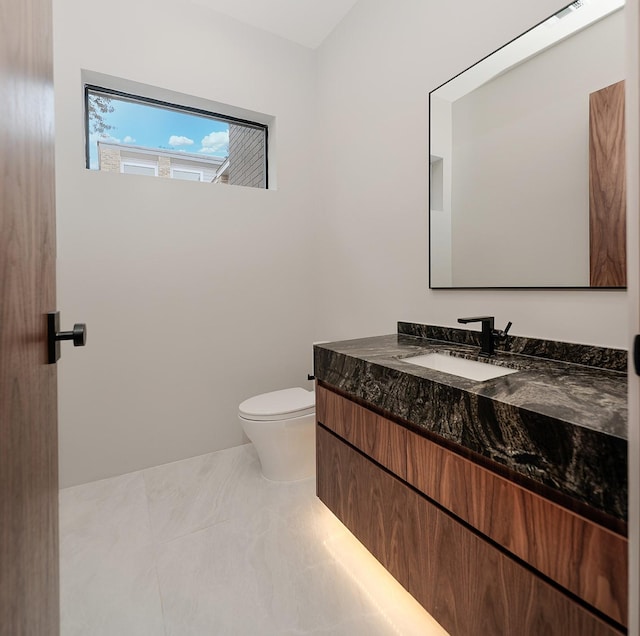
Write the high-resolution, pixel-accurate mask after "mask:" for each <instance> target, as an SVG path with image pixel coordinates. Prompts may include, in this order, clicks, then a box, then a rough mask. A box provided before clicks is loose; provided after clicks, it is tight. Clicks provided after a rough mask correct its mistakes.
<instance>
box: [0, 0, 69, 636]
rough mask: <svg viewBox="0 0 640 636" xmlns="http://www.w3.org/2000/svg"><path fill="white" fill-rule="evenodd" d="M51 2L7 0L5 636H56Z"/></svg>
mask: <svg viewBox="0 0 640 636" xmlns="http://www.w3.org/2000/svg"><path fill="white" fill-rule="evenodd" d="M51 20H52V18H51V0H0V105H1V107H0V634H1V635H2V636H22V635H25V636H26V635H28V636H39V635H43V636H45V635H46V636H55V635H56V634H58V633H59V589H58V586H59V584H58V441H57V404H56V388H57V387H56V367H55V365H49V364H47V346H46V316H45V314H46V312H48V311H54V310H55V307H56V303H55V207H54V203H55V202H54V168H53V164H54V149H53V117H54V113H53V84H52V75H53V70H52V38H51V32H52V22H51Z"/></svg>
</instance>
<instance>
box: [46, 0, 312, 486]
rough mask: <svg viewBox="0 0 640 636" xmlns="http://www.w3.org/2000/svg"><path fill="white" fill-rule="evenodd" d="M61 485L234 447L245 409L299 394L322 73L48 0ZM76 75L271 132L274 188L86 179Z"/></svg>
mask: <svg viewBox="0 0 640 636" xmlns="http://www.w3.org/2000/svg"><path fill="white" fill-rule="evenodd" d="M54 55H55V90H56V95H55V97H56V129H57V141H56V143H57V148H56V170H57V210H58V307H59V308H60V309H61V313H62V322H63V327H64V328H70V325H71V324H72V323H73V322H80V321H86V323H87V325H88V344H87V347H86V348H85V349H76V350H73V348H72V347H70V346H65V347H64V348H63V357H62V359H61V361H60V362H59V387H60V388H59V396H60V397H59V411H60V416H59V421H60V471H61V475H60V481H61V485H62V486H68V485H71V484H76V483H81V482H86V481H91V480H93V479H98V478H101V477H105V476H109V475H115V474H120V473H124V472H128V471H131V470H136V469H140V468H143V467H145V466H150V465H155V464H160V463H164V462H168V461H172V460H176V459H181V458H184V457H189V456H193V455H198V454H201V453H205V452H209V451H212V450H217V449H220V448H227V447H230V446H234V445H237V444H240V443H242V442H243V439H244V438H243V436H242V433H241V429H240V426H239V424H238V422H237V419H236V412H237V406H238V404H239V402H240V401H241V400H242V399H244V398H246V397H249V396H250V395H255V394H257V393H260V392H264V391H270V390H274V389H276V388H283V387H286V386H295V385H298V386H308V387H309V388H310V383H308V382H307V380H306V374H307V372H308V371H310V368H311V342H312V340H313V339H314V332H313V328H312V325H311V324H310V323H311V320H312V319H313V315H314V313H313V308H312V305H311V299H312V295H313V285H312V279H311V274H312V265H313V263H312V261H311V256H310V249H311V245H312V240H313V236H312V229H313V227H312V222H311V219H313V218H314V217H315V216H316V214H317V206H316V203H315V201H316V197H315V196H314V187H315V185H314V184H315V181H314V180H313V177H314V174H313V170H314V167H315V157H314V151H315V144H314V134H315V133H314V131H315V128H314V125H313V122H314V116H315V115H314V109H315V100H314V97H315V92H314V90H315V70H314V69H315V66H314V64H315V62H314V57H313V54H312V52H311V51H310V50H308V49H306V48H304V47H301V46H298V45H294V44H291V43H289V42H287V41H285V40H282V39H279V38H276V37H275V36H270V35H268V34H266V33H263V32H261V31H257V30H255V29H253V28H250V27H246V26H243V25H241V24H240V23H237V22H235V21H233V20H231V19H228V18H225V17H223V16H220V15H217V14H215V13H213V12H211V11H209V10H207V9H205V8H202V7H199V6H197V5H194V4H192V3H189V2H178V3H176V2H168V1H165V0H136V2H130V1H127V0H112V2H110V3H108V4H106V5H105V4H104V3H98V2H96V0H54ZM81 69H89V70H91V71H95V72H98V73H105V74H107V75H113V76H116V77H122V78H126V79H129V80H133V81H137V82H142V83H145V84H151V85H154V86H158V87H160V88H164V89H170V90H173V91H178V92H181V93H185V94H188V95H195V96H197V97H200V98H205V99H210V100H214V101H217V102H222V103H227V104H232V105H234V106H237V107H241V108H245V109H249V110H254V111H258V112H261V113H266V114H268V115H271V116H273V117H275V124H274V126H273V130H274V132H275V139H276V140H277V148H276V152H275V161H273V160H274V157H273V156H272V158H271V159H272V167H273V168H274V174H276V173H277V190H270V191H264V190H258V189H252V188H242V187H232V186H224V185H219V184H194V183H188V182H182V181H177V180H169V179H159V178H156V179H154V178H150V177H134V176H126V177H124V176H121V175H118V174H108V173H98V172H92V171H88V170H86V169H85V168H84V154H83V152H84V149H83V125H82V86H81V78H80V74H81Z"/></svg>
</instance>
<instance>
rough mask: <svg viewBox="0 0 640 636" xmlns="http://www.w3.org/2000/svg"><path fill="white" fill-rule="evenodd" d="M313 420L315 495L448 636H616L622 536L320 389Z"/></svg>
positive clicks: (621, 612)
mask: <svg viewBox="0 0 640 636" xmlns="http://www.w3.org/2000/svg"><path fill="white" fill-rule="evenodd" d="M317 371H318V369H317ZM316 417H317V431H316V432H317V494H318V497H319V498H320V499H321V500H322V501H323V502H324V503H325V504H326V505H327V506H328V507H329V509H330V510H331V511H332V512H333V513H334V514H335V515H336V516H337V517H338V518H339V519H340V520H341V521H342V522H343V523H344V524H345V525H346V526H347V527H348V528H349V530H350V531H351V532H352V533H353V534H354V535H355V536H356V537H357V538H358V539H359V540H360V541H361V542H362V543H363V544H364V546H365V547H366V548H367V549H368V550H369V551H370V552H371V553H372V554H373V555H374V556H375V557H376V558H377V559H378V560H379V561H380V563H382V565H383V566H384V567H385V568H386V569H387V570H388V571H389V572H390V573H391V574H392V575H393V576H394V577H395V578H396V579H397V580H398V581H399V582H400V583H401V584H402V585H403V586H404V587H405V588H406V589H407V590H408V591H409V592H410V593H411V594H412V595H413V596H414V597H415V598H416V599H417V600H418V601H419V602H420V603H421V604H422V605H423V606H424V607H425V609H426V610H427V611H428V612H429V613H430V614H431V615H432V616H433V617H434V618H435V619H436V620H437V621H438V622H439V623H440V624H441V625H442V626H443V627H444V628H445V629H446V630H448V631H449V632H450V633H451V634H452V635H453V636H458V635H460V636H467V635H469V636H475V635H477V634H495V635H496V636H497V635H501V634H505V635H507V634H519V635H530V636H540V635H541V634H544V635H545V636H552V635H554V634H557V635H558V636H568V635H573V634H576V635H578V634H579V635H580V636H604V635H607V636H609V635H611V636H612V635H614V634H623V633H625V627H624V626H625V625H626V623H627V539H626V537H625V536H624V535H623V533H621V532H618V531H616V530H615V529H612V528H611V527H606V526H605V525H603V524H601V523H598V522H597V520H594V518H588V516H584V515H581V514H578V513H576V512H575V511H573V510H571V509H569V508H568V507H566V506H563V505H560V504H559V503H557V502H556V501H552V500H550V499H549V498H547V497H545V496H544V495H543V494H540V493H539V492H537V491H536V489H531V488H528V487H526V485H522V484H523V481H522V480H520V483H518V480H512V479H510V478H509V477H508V476H506V473H505V471H504V470H497V469H498V468H499V467H498V466H497V465H496V470H493V469H492V466H491V462H489V461H485V460H484V458H481V457H478V458H474V455H473V453H469V452H466V451H465V450H464V449H463V448H460V449H458V448H457V447H456V445H455V444H452V443H447V442H446V440H443V439H442V438H441V437H439V436H437V435H432V434H429V433H428V432H427V431H424V430H419V429H418V428H417V427H415V426H412V425H411V423H410V422H407V421H406V420H404V419H402V418H399V417H396V416H394V415H393V414H391V413H389V412H388V411H385V410H383V409H380V408H379V407H377V406H375V405H374V404H372V403H370V402H368V401H366V400H363V399H362V398H358V397H354V396H351V395H349V394H348V393H345V392H344V391H342V390H340V389H337V388H336V387H332V386H331V385H328V384H327V383H326V382H323V381H322V380H319V381H318V384H317V389H316ZM458 451H460V452H458ZM595 519H597V516H596V517H595Z"/></svg>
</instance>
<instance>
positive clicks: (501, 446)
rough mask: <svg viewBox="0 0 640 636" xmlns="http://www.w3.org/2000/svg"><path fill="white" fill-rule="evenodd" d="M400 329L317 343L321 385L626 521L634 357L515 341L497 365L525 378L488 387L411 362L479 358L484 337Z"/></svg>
mask: <svg viewBox="0 0 640 636" xmlns="http://www.w3.org/2000/svg"><path fill="white" fill-rule="evenodd" d="M398 331H399V333H398V334H393V335H385V336H378V337H372V338H362V339H357V340H348V341H343V342H333V343H326V344H322V345H316V346H315V348H314V351H315V356H314V357H315V375H316V378H317V379H318V380H320V381H322V382H325V383H326V384H328V385H330V386H333V387H336V388H337V389H340V390H341V391H344V392H345V393H347V394H350V395H353V396H354V397H356V398H359V399H361V400H364V401H365V402H368V403H370V404H372V405H373V406H375V407H378V408H379V409H381V410H383V411H385V412H387V413H389V414H391V415H394V416H396V417H398V418H401V419H402V420H404V421H406V422H408V423H409V424H411V425H413V426H414V427H416V428H417V429H418V430H420V429H422V430H424V431H428V432H429V433H430V434H435V435H437V436H440V437H442V438H444V439H445V440H447V441H448V442H450V443H454V444H457V445H460V446H462V447H464V448H465V449H467V450H470V451H473V452H474V453H477V454H480V455H482V456H484V457H486V458H487V459H489V460H492V461H494V462H497V463H498V464H501V465H502V466H505V467H507V468H509V469H511V470H512V471H515V472H516V473H519V474H520V475H522V476H524V477H526V478H528V479H532V480H534V481H535V482H538V483H540V484H543V485H544V486H546V487H550V488H551V489H553V490H556V491H558V492H559V493H561V494H562V495H563V496H568V497H570V498H572V499H575V500H577V501H579V502H582V503H583V504H587V505H588V506H590V507H593V508H595V509H597V510H598V511H601V512H605V513H606V514H608V515H611V516H612V517H615V518H616V519H619V520H623V521H624V520H626V518H627V441H626V438H627V376H626V372H625V371H624V367H625V364H626V352H624V351H622V350H615V349H604V348H600V347H590V346H586V345H573V344H568V343H559V342H553V341H543V340H537V339H530V338H522V337H512V336H509V338H507V340H506V341H505V343H504V344H503V345H501V348H502V350H500V351H498V352H497V354H496V356H495V357H494V358H491V361H490V362H491V363H492V364H496V365H499V366H506V367H510V368H512V369H517V370H518V372H517V373H513V374H510V375H506V376H502V377H499V378H495V379H492V380H487V381H483V382H478V381H474V380H468V379H466V378H462V377H459V376H455V375H450V374H447V373H442V372H439V371H433V370H431V369H427V368H423V367H418V366H416V365H414V364H410V363H408V362H406V361H405V360H404V359H405V358H408V357H411V356H415V355H421V354H424V353H431V352H439V353H444V354H446V355H453V356H459V357H464V358H469V359H478V352H479V340H478V336H479V334H478V332H476V331H473V330H464V329H449V328H443V327H431V326H426V325H415V324H413V323H399V324H398ZM434 336H435V337H434ZM504 349H509V350H508V351H507V350H504ZM524 352H526V353H524ZM544 356H547V357H544Z"/></svg>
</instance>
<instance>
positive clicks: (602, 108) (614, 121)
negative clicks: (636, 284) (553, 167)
mask: <svg viewBox="0 0 640 636" xmlns="http://www.w3.org/2000/svg"><path fill="white" fill-rule="evenodd" d="M626 181H627V180H626V158H625V123H624V80H623V81H621V82H617V83H616V84H612V85H611V86H607V87H606V88H603V89H601V90H599V91H596V92H595V93H591V95H589V252H590V257H589V263H590V265H589V269H590V283H589V284H590V285H591V287H626V285H627V246H626V242H627V226H626V223H627V187H626Z"/></svg>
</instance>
